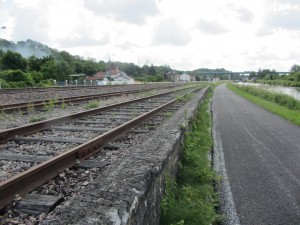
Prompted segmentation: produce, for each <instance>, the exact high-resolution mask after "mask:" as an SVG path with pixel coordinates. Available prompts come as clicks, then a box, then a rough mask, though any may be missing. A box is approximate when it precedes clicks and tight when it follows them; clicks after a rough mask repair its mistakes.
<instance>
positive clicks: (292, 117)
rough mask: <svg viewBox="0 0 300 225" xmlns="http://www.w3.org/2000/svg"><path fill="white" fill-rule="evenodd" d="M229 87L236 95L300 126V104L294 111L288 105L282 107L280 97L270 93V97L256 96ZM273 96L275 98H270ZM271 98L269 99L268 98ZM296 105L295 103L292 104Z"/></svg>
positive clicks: (231, 85)
mask: <svg viewBox="0 0 300 225" xmlns="http://www.w3.org/2000/svg"><path fill="white" fill-rule="evenodd" d="M227 87H228V88H229V89H230V90H231V91H233V92H234V93H236V94H238V95H240V96H242V97H244V98H246V99H248V100H249V101H251V102H253V103H255V104H256V105H259V106H261V107H263V108H265V109H267V110H269V111H270V112H272V113H274V114H277V115H278V116H281V117H283V118H285V119H287V120H289V121H291V122H292V123H294V124H296V125H298V126H300V110H299V108H298V103H297V104H296V106H293V108H294V109H290V108H288V104H286V105H280V103H277V101H278V97H276V96H277V95H275V94H274V93H270V95H257V96H256V95H254V94H255V93H253V92H251V91H250V92H248V91H247V90H246V89H243V88H240V87H239V86H237V85H233V84H228V85H227ZM271 95H273V97H270V96H271ZM268 96H269V97H268ZM292 104H294V103H292Z"/></svg>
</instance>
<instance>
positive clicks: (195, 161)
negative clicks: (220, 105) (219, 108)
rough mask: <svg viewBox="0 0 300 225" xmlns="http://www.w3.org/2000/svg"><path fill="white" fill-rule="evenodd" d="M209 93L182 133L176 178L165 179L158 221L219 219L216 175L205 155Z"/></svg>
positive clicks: (195, 223)
mask: <svg viewBox="0 0 300 225" xmlns="http://www.w3.org/2000/svg"><path fill="white" fill-rule="evenodd" d="M211 96H212V91H210V93H209V95H208V97H207V99H206V100H205V101H204V102H203V103H202V105H201V107H200V109H199V111H198V112H197V114H196V116H195V118H193V121H192V130H191V131H186V133H185V142H184V150H183V158H182V161H181V163H180V166H179V174H178V178H177V181H174V180H172V179H170V178H167V180H166V190H165V195H164V198H163V200H162V202H161V221H160V224H161V225H172V224H173V225H175V224H176V225H179V224H181V225H182V224H188V225H202V224H203V225H206V224H207V225H209V224H215V223H217V222H218V221H219V220H220V216H219V215H218V214H217V213H216V207H217V205H218V198H217V195H216V193H215V191H214V181H215V179H216V175H215V173H214V172H213V169H212V167H211V165H210V161H209V159H208V154H209V152H210V151H211V149H212V145H213V140H212V135H211V126H212V119H211V115H210V112H209V110H208V109H209V103H210V99H211Z"/></svg>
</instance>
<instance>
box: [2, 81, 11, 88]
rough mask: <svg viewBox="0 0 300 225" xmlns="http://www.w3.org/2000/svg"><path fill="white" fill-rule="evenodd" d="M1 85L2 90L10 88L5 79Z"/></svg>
mask: <svg viewBox="0 0 300 225" xmlns="http://www.w3.org/2000/svg"><path fill="white" fill-rule="evenodd" d="M0 85H1V88H10V85H9V83H8V82H6V81H5V80H3V79H0Z"/></svg>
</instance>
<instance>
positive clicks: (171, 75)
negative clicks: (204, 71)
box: [165, 71, 180, 83]
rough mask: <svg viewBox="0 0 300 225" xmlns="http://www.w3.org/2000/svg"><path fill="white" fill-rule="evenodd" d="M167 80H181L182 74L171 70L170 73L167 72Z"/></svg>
mask: <svg viewBox="0 0 300 225" xmlns="http://www.w3.org/2000/svg"><path fill="white" fill-rule="evenodd" d="M165 78H166V79H167V80H169V81H171V82H175V83H176V82H179V80H180V74H177V73H176V71H170V72H168V73H166V77H165Z"/></svg>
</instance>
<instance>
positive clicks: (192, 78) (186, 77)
mask: <svg viewBox="0 0 300 225" xmlns="http://www.w3.org/2000/svg"><path fill="white" fill-rule="evenodd" d="M191 81H195V75H190V74H187V73H183V74H181V75H180V78H179V82H191Z"/></svg>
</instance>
